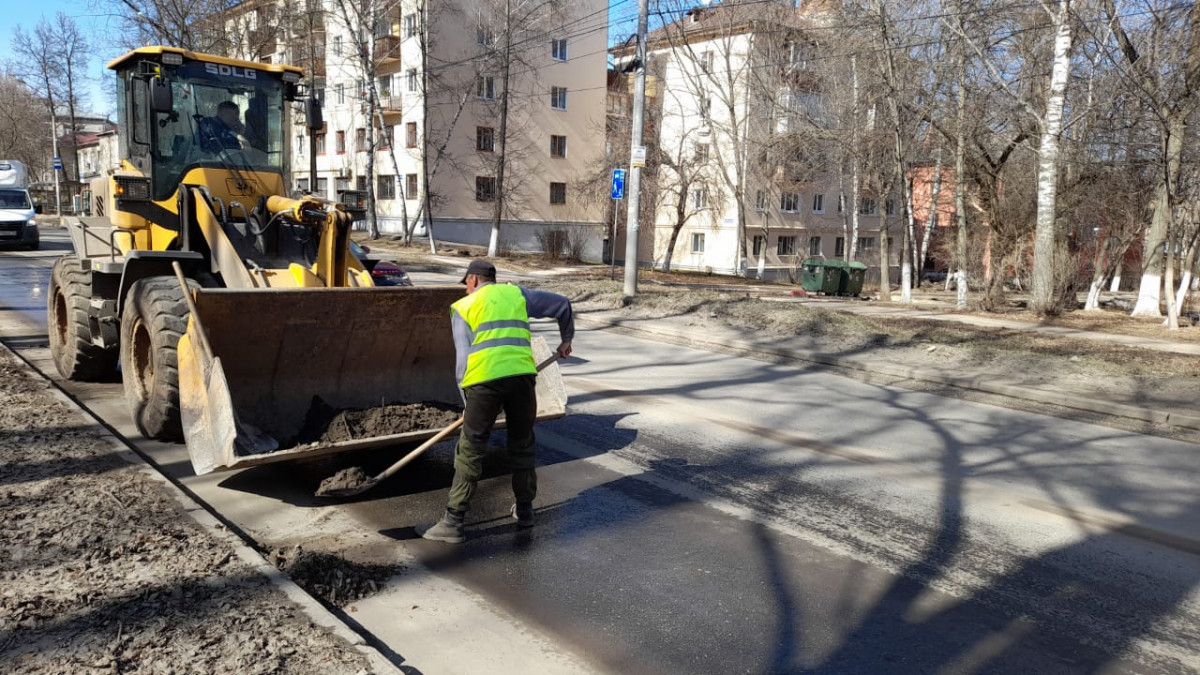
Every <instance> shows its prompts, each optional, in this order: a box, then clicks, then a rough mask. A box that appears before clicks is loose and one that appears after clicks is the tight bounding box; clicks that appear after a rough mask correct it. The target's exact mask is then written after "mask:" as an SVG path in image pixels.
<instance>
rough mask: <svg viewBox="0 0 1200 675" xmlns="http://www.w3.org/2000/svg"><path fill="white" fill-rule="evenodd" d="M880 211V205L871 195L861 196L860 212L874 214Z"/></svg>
mask: <svg viewBox="0 0 1200 675" xmlns="http://www.w3.org/2000/svg"><path fill="white" fill-rule="evenodd" d="M878 212H879V205H878V204H876V203H875V200H874V199H871V198H870V197H861V198H859V200H858V213H859V215H863V216H873V215H875V214H876V213H878Z"/></svg>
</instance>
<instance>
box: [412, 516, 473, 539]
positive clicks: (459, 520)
mask: <svg viewBox="0 0 1200 675" xmlns="http://www.w3.org/2000/svg"><path fill="white" fill-rule="evenodd" d="M416 530H417V534H419V535H421V537H422V538H424V539H432V540H433V541H444V542H446V543H449V544H461V543H463V542H464V541H466V540H467V538H466V536H465V535H464V534H463V514H462V513H461V512H458V511H451V510H450V509H446V512H445V513H443V514H442V519H441V520H439V521H437V522H436V523H426V524H424V525H418V526H417V527H416Z"/></svg>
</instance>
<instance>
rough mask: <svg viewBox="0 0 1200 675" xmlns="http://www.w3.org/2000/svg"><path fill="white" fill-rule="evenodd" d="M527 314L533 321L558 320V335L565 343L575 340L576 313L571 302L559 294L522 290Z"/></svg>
mask: <svg viewBox="0 0 1200 675" xmlns="http://www.w3.org/2000/svg"><path fill="white" fill-rule="evenodd" d="M521 293H523V294H524V295H525V312H526V313H527V314H529V318H531V319H556V320H557V321H558V335H559V337H560V338H561V339H562V340H563V341H564V342H565V341H567V340H572V339H574V338H575V312H574V310H572V309H571V301H570V300H568V299H567V298H566V297H564V296H561V295H559V294H558V293H551V292H549V291H535V290H531V289H528V288H522V289H521Z"/></svg>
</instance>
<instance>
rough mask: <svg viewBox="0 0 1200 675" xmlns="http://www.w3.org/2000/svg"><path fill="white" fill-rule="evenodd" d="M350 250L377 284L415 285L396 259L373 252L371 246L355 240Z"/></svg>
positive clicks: (351, 243)
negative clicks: (359, 243) (361, 244)
mask: <svg viewBox="0 0 1200 675" xmlns="http://www.w3.org/2000/svg"><path fill="white" fill-rule="evenodd" d="M350 252H351V253H353V254H354V257H355V258H358V260H359V262H361V263H362V265H363V267H365V268H366V270H367V271H368V272H370V273H371V279H372V280H373V281H374V282H375V285H376V286H412V285H413V282H412V279H409V278H408V272H405V271H404V268H403V267H401V266H399V265H397V264H396V262H395V261H394V260H387V259H386V258H383V257H381V256H379V255H378V254H372V253H371V249H370V248H369V247H366V246H360V245H358V244H356V243H354V241H353V240H351V242H350Z"/></svg>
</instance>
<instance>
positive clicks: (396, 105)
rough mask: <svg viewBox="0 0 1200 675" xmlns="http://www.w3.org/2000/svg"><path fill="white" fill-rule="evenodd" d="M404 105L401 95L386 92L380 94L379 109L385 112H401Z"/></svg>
mask: <svg viewBox="0 0 1200 675" xmlns="http://www.w3.org/2000/svg"><path fill="white" fill-rule="evenodd" d="M402 105H403V101H401V97H400V94H391V93H388V92H386V91H381V92H379V108H380V109H381V110H383V111H384V112H390V111H393V110H397V111H398V110H400V109H401V106H402Z"/></svg>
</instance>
